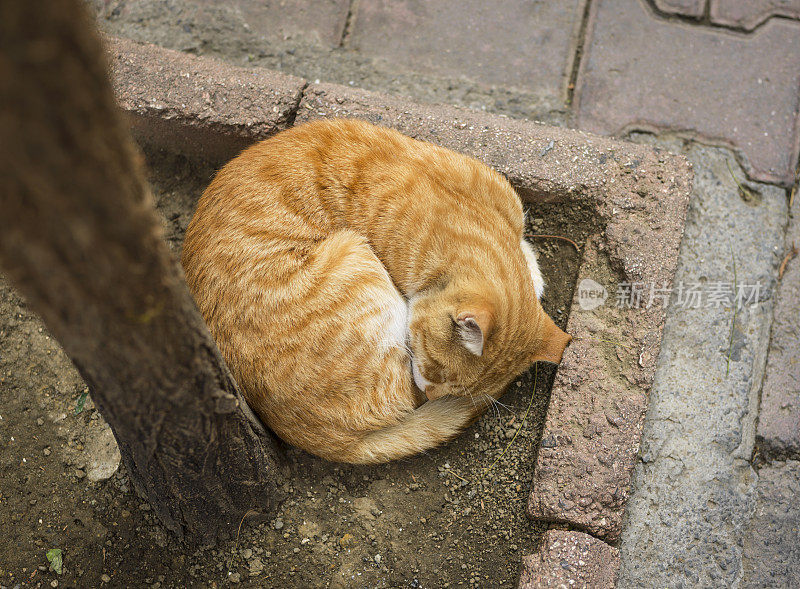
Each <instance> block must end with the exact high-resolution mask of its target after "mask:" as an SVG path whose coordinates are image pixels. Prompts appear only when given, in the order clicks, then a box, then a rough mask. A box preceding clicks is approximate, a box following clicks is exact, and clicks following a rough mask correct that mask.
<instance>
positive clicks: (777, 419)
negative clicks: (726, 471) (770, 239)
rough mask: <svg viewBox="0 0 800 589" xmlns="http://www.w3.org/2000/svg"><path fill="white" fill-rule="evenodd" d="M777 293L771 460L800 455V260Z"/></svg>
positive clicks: (766, 399) (793, 227) (765, 428)
mask: <svg viewBox="0 0 800 589" xmlns="http://www.w3.org/2000/svg"><path fill="white" fill-rule="evenodd" d="M793 206H794V211H793V215H794V217H793V218H792V219H791V221H790V222H789V229H788V230H787V232H786V242H785V246H784V252H786V253H788V252H789V251H790V250H791V248H792V247H793V246H796V247H798V248H800V199H797V198H796V199H795V202H794V205H793ZM776 290H777V293H776V296H775V313H774V319H773V323H772V338H771V341H770V347H769V357H768V359H767V372H766V378H765V380H764V386H763V388H762V389H761V413H760V414H759V418H758V431H757V435H756V443H757V444H758V447H759V451H760V452H761V454H762V455H764V456H766V457H768V458H785V457H794V458H796V457H798V456H800V257H795V258H794V259H791V260H789V261H788V262H787V263H786V266H785V271H784V274H783V278H782V279H781V280H780V282H779V283H778V287H777V289H776ZM798 500H799V501H800V497H799V498H798ZM799 504H800V503H799ZM798 540H799V541H800V538H799V539H798Z"/></svg>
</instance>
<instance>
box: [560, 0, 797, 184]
mask: <svg viewBox="0 0 800 589" xmlns="http://www.w3.org/2000/svg"><path fill="white" fill-rule="evenodd" d="M798 63H800V23H795V22H790V21H779V20H773V21H770V22H769V23H767V24H766V25H764V26H763V27H761V28H759V29H758V30H757V31H756V32H754V33H753V34H751V35H746V36H745V35H741V34H737V33H732V32H728V31H724V30H720V29H711V28H707V27H699V26H691V25H687V24H684V23H678V22H674V21H667V20H663V19H660V18H657V17H656V16H655V15H654V14H653V13H652V12H651V11H650V10H649V9H647V8H646V7H645V6H644V5H643V4H642V1H641V0H597V1H596V2H592V4H591V10H590V22H589V25H588V28H587V37H586V43H585V45H584V57H583V59H582V60H581V67H580V72H579V75H578V80H577V84H576V88H575V105H576V112H577V125H578V126H579V127H580V128H582V129H586V130H588V131H592V132H596V133H602V134H621V133H625V132H626V131H628V130H632V129H643V130H659V129H675V130H680V131H682V132H684V133H685V134H687V135H689V136H694V137H698V138H700V139H701V140H703V141H704V142H710V143H714V144H723V145H725V144H727V145H731V146H733V147H734V148H736V149H738V150H741V152H742V153H743V154H744V155H745V156H746V159H747V162H748V163H747V164H746V165H747V166H748V174H749V175H750V176H751V177H752V178H754V179H756V180H760V181H764V182H777V183H780V184H782V185H784V186H788V185H790V184H791V183H792V181H793V180H794V169H795V164H796V163H797V158H798V153H799V151H800V116H798V113H799V112H800V92H798V88H800V68H799V67H797V64H798Z"/></svg>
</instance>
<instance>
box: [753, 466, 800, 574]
mask: <svg viewBox="0 0 800 589" xmlns="http://www.w3.org/2000/svg"><path fill="white" fill-rule="evenodd" d="M756 489H757V490H756V498H755V510H754V512H753V518H752V519H751V521H750V524H749V525H748V526H747V532H746V533H745V535H744V577H743V579H742V585H741V586H742V587H753V588H756V587H758V588H761V587H797V586H798V584H800V507H799V506H798V504H799V502H800V462H797V461H796V460H789V461H787V462H775V463H772V464H768V465H765V466H764V467H762V468H761V470H759V471H758V485H757V486H756Z"/></svg>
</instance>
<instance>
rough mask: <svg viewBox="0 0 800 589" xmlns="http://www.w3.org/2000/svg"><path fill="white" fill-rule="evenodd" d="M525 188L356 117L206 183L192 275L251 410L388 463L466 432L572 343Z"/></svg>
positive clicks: (284, 140)
mask: <svg viewBox="0 0 800 589" xmlns="http://www.w3.org/2000/svg"><path fill="white" fill-rule="evenodd" d="M522 235H523V211H522V206H521V203H520V200H519V197H518V196H517V194H516V193H515V192H514V190H513V189H512V188H511V186H510V185H509V184H508V182H507V181H506V180H505V179H504V178H503V177H502V176H501V175H500V174H498V173H497V172H495V171H494V170H492V169H490V168H489V167H487V166H486V165H484V164H482V163H481V162H479V161H477V160H475V159H472V158H469V157H467V156H464V155H460V154H457V153H454V152H452V151H449V150H446V149H443V148H441V147H436V146H434V145H431V144H428V143H423V142H420V141H416V140H413V139H410V138H408V137H406V136H404V135H402V134H400V133H398V132H396V131H393V130H390V129H385V128H381V127H376V126H374V125H371V124H368V123H365V122H361V121H355V120H327V121H319V122H314V123H309V124H306V125H302V126H298V127H295V128H292V129H290V130H288V131H284V132H282V133H279V134H278V135H276V136H274V137H272V138H271V139H268V140H266V141H263V142H261V143H258V144H256V145H254V146H252V147H250V148H249V149H247V150H245V151H244V152H243V153H242V154H241V155H239V156H238V157H237V158H235V159H234V160H232V161H231V162H229V163H228V164H227V165H226V166H225V167H224V168H222V170H220V172H219V173H218V174H217V176H216V177H215V178H214V180H213V181H212V183H211V184H210V186H209V187H208V188H207V189H206V191H205V193H204V194H203V196H202V198H201V199H200V202H199V204H198V207H197V211H196V213H195V215H194V218H193V219H192V222H191V224H190V225H189V228H188V230H187V232H186V240H185V243H184V249H183V257H182V262H183V266H184V268H185V271H186V279H187V282H188V284H189V287H190V289H191V291H192V293H193V295H194V297H195V299H196V301H197V304H198V306H199V308H200V311H201V313H202V314H203V316H204V317H205V320H206V322H207V323H208V326H209V328H210V329H211V333H212V334H213V335H214V338H215V339H216V341H217V343H218V345H219V348H220V350H221V352H222V354H223V356H224V358H225V361H226V362H227V363H228V366H229V367H230V369H231V370H232V372H233V374H234V376H235V378H236V380H237V381H238V382H239V384H240V385H241V386H242V389H243V391H244V395H245V398H246V399H247V402H248V404H249V405H250V406H251V407H252V408H253V409H254V410H255V411H256V413H257V414H258V415H259V416H260V417H261V418H262V419H263V420H264V421H265V422H266V423H267V424H268V425H269V427H270V428H272V430H273V431H275V432H276V433H277V434H278V435H279V436H280V437H281V438H283V439H284V440H285V441H287V442H289V443H291V444H293V445H295V446H298V447H300V448H303V449H304V450H306V451H308V452H311V453H312V454H316V455H318V456H322V457H324V458H327V459H329V460H334V461H340V462H353V463H375V462H383V461H387V460H393V459H396V458H401V457H404V456H409V455H411V454H415V453H417V452H422V451H425V450H428V449H430V448H433V447H435V446H437V445H438V444H440V443H442V442H444V441H446V440H448V439H450V438H452V437H453V436H455V435H456V434H458V433H459V432H460V431H461V430H463V429H464V428H465V427H466V426H467V425H469V424H470V423H471V422H472V421H474V420H475V419H476V418H477V417H478V415H480V413H482V412H483V410H485V409H486V407H488V404H489V403H490V401H491V400H492V399H495V398H498V397H499V396H500V395H502V393H503V392H504V390H505V388H506V387H507V386H508V384H509V383H510V382H511V381H512V380H513V379H514V378H515V377H516V376H518V375H519V374H521V373H522V372H523V371H525V370H526V369H527V368H528V367H529V366H530V365H531V364H532V363H533V362H535V361H538V360H543V361H549V362H556V363H557V362H559V361H560V360H561V355H562V353H563V351H564V348H565V346H566V345H567V344H568V343H569V340H570V337H569V336H568V335H567V334H565V333H564V332H562V331H561V330H560V329H559V328H558V327H557V326H556V325H555V324H554V323H553V321H552V320H551V319H550V317H548V316H547V314H545V312H544V311H543V310H542V307H541V305H540V303H539V297H540V296H541V294H542V288H543V281H542V277H541V274H540V273H539V268H538V266H537V263H536V256H535V254H534V252H533V249H532V248H531V247H530V245H528V243H527V242H525V241H524V240H523V236H522Z"/></svg>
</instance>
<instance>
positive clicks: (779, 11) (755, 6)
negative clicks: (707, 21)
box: [709, 0, 800, 30]
mask: <svg viewBox="0 0 800 589" xmlns="http://www.w3.org/2000/svg"><path fill="white" fill-rule="evenodd" d="M710 2H711V5H710V10H709V13H710V14H709V16H710V17H711V21H712V22H714V23H717V24H721V25H727V26H729V27H737V28H742V29H746V30H753V29H754V28H756V27H757V26H758V25H760V24H762V23H763V22H764V21H766V20H767V19H769V18H771V17H773V16H785V17H787V18H793V19H796V20H800V0H710Z"/></svg>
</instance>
